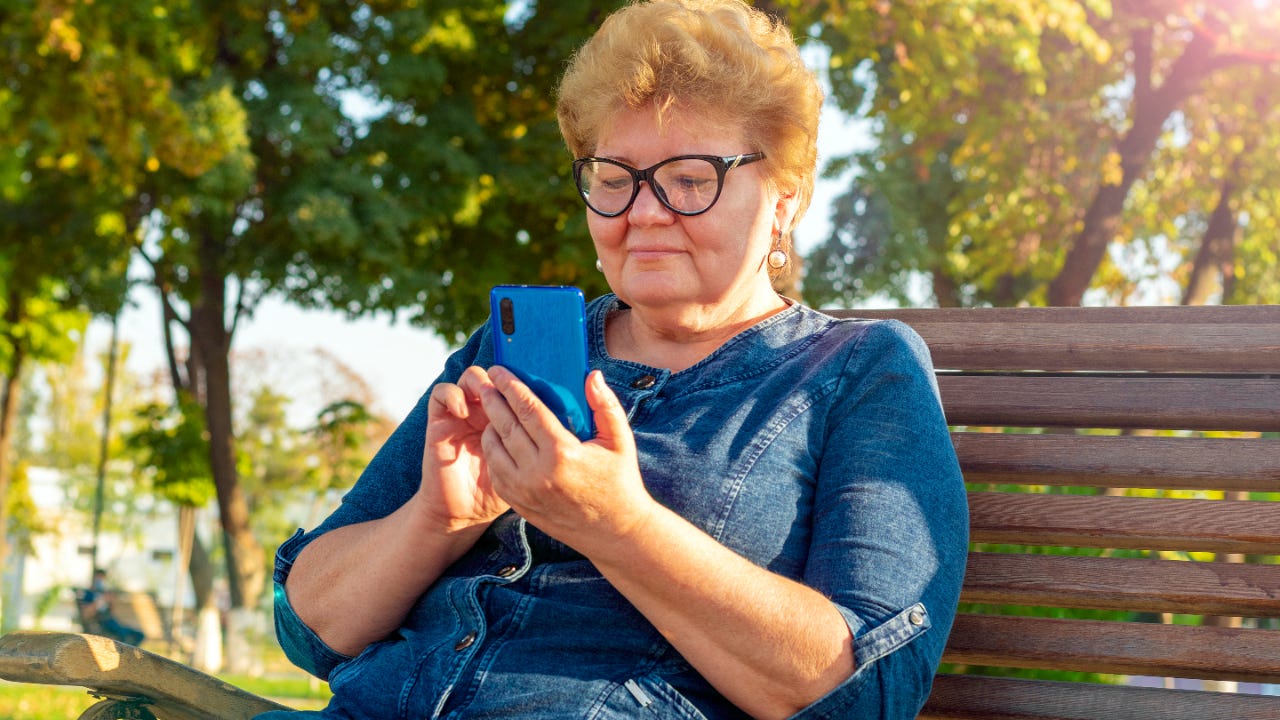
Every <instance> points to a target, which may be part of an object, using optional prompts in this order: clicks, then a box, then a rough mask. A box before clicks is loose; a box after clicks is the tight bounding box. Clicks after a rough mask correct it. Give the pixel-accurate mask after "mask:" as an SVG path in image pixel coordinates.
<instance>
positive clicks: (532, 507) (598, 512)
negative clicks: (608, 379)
mask: <svg viewBox="0 0 1280 720" xmlns="http://www.w3.org/2000/svg"><path fill="white" fill-rule="evenodd" d="M489 377H490V379H491V380H492V381H493V385H492V386H490V387H488V388H486V389H485V391H484V392H482V393H481V396H480V397H481V402H482V403H483V404H484V410H485V413H486V414H487V415H488V417H489V427H488V428H487V429H486V430H485V431H484V436H483V438H482V447H483V450H484V456H485V461H486V462H487V464H488V467H489V474H490V477H491V479H492V481H493V486H494V488H495V489H496V491H497V492H498V494H499V495H500V496H501V497H502V499H503V500H506V501H507V502H508V503H509V504H510V505H511V507H512V508H514V509H515V510H516V512H518V513H520V515H521V516H522V517H524V518H525V519H526V520H528V521H529V522H530V523H533V525H534V526H535V527H537V528H538V529H540V530H542V531H543V532H545V533H547V534H548V535H550V536H552V537H554V538H556V539H557V540H560V541H561V542H563V543H565V544H567V545H569V546H570V547H574V548H576V549H578V550H579V551H580V552H584V553H585V551H586V548H585V547H583V545H582V544H583V543H588V544H590V543H608V542H618V541H624V540H625V538H626V537H627V536H628V535H629V534H631V533H632V532H634V531H636V530H637V529H638V528H639V527H641V526H642V525H643V524H644V522H645V521H646V519H647V518H648V516H649V515H650V514H651V513H652V512H653V509H654V507H655V506H656V504H657V503H656V501H655V500H654V499H653V498H652V496H650V495H649V493H648V491H647V490H646V489H645V487H644V482H643V481H642V480H641V477H640V466H639V463H638V461H637V459H636V447H635V437H634V436H633V435H632V433H631V427H630V425H629V424H628V422H627V416H626V411H625V410H624V409H623V408H622V404H621V403H619V402H618V398H617V396H616V395H614V393H613V391H612V390H610V389H609V386H608V385H607V384H606V383H605V381H604V376H603V375H602V374H601V373H600V371H599V370H595V371H592V372H591V374H590V375H588V377H587V382H586V394H587V403H588V405H589V406H590V407H591V410H592V412H593V414H594V416H595V425H596V436H595V437H594V438H592V439H591V440H590V441H588V442H581V441H579V440H578V438H576V437H574V435H573V433H571V432H569V431H568V430H567V429H566V428H565V427H564V426H563V425H562V424H561V423H560V420H559V419H558V418H556V416H555V414H554V413H552V412H551V410H550V409H548V408H547V406H546V405H545V404H543V402H542V401H541V400H540V399H538V397H537V396H536V395H534V393H533V391H532V390H530V389H529V387H528V386H527V385H525V384H524V383H522V382H521V381H520V380H519V379H518V378H517V377H516V376H515V374H513V373H512V372H511V371H509V370H507V369H506V368H503V367H501V366H496V367H494V368H491V369H490V370H489Z"/></svg>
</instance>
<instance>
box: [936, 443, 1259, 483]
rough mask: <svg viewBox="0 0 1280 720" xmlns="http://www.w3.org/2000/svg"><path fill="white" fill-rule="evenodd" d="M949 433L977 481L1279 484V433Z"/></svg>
mask: <svg viewBox="0 0 1280 720" xmlns="http://www.w3.org/2000/svg"><path fill="white" fill-rule="evenodd" d="M951 439H952V442H953V444H954V445H955V448H956V454H957V455H958V456H959V458H960V467H961V468H962V469H963V470H964V474H965V478H966V479H967V480H969V481H970V482H975V483H1018V484H1024V485H1077V486H1082V487H1108V488H1150V487H1157V486H1158V487H1161V488H1171V489H1174V488H1176V489H1191V490H1252V491H1256V492H1270V491H1275V490H1277V489H1280V438H1276V439H1265V438H1247V439H1245V438H1202V437H1141V436H1129V435H1065V434H1044V435H1041V434H1037V435H1028V434H1011V433H994V432H992V433H977V432H957V433H953V434H952V436H951Z"/></svg>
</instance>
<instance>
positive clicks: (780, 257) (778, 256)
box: [769, 250, 787, 270]
mask: <svg viewBox="0 0 1280 720" xmlns="http://www.w3.org/2000/svg"><path fill="white" fill-rule="evenodd" d="M786 266H787V254H786V253H785V252H783V251H781V250H774V251H773V252H771V253H769V267H771V268H773V269H774V270H781V269H782V268H784V267H786Z"/></svg>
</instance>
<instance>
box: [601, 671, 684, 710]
mask: <svg viewBox="0 0 1280 720" xmlns="http://www.w3.org/2000/svg"><path fill="white" fill-rule="evenodd" d="M646 716H648V717H655V718H676V719H677V720H707V716H706V715H703V714H702V712H701V711H699V710H698V708H697V706H695V705H694V704H693V703H691V702H689V700H688V698H686V697H685V696H684V695H682V694H681V693H680V691H679V690H676V689H675V688H674V687H672V686H671V685H669V684H668V683H667V681H666V680H664V679H663V678H662V677H661V676H660V675H656V674H648V675H642V676H639V677H635V678H632V679H630V680H627V681H626V682H624V683H620V684H615V685H613V687H612V688H610V690H609V691H608V692H607V693H605V695H604V698H603V700H602V702H601V703H600V705H599V706H598V707H597V709H596V711H595V712H593V713H591V714H590V715H589V716H588V717H590V718H591V720H634V718H637V717H646Z"/></svg>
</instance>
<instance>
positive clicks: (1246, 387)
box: [938, 374, 1280, 432]
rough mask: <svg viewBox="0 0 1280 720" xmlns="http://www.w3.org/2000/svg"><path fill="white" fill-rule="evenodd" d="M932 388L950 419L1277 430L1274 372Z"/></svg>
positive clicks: (1042, 379) (969, 379)
mask: <svg viewBox="0 0 1280 720" xmlns="http://www.w3.org/2000/svg"><path fill="white" fill-rule="evenodd" d="M938 388H939V391H940V393H941V394H942V404H943V406H944V407H945V408H946V415H947V422H949V423H951V424H952V425H966V426H1012V427H1078V428H1148V429H1170V430H1240V431H1257V432H1280V376H1277V377H1275V378H1240V377H1221V378H1189V377H1147V376H1141V375H1138V376H1132V377H1129V376H1122V377H1092V376H1079V377H1074V376H1041V375H1034V374H1032V375H1022V376H1008V375H958V376H949V375H942V376H939V377H938Z"/></svg>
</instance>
